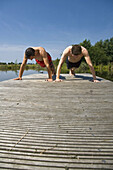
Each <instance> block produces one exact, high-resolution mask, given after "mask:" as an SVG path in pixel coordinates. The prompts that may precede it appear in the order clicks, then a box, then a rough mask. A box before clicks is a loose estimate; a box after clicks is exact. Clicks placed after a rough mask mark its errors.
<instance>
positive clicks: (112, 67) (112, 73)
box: [0, 62, 113, 81]
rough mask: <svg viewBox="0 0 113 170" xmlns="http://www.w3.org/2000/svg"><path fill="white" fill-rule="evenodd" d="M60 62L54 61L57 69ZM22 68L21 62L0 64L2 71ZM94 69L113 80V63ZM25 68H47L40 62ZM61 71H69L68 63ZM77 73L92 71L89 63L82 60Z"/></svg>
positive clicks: (98, 74)
mask: <svg viewBox="0 0 113 170" xmlns="http://www.w3.org/2000/svg"><path fill="white" fill-rule="evenodd" d="M57 65H58V63H57V64H56V63H54V66H55V69H57ZM19 69H20V64H5V65H2V64H1V65H0V71H15V72H17V70H19ZM94 69H95V72H96V75H97V76H100V77H103V78H105V79H108V80H111V81H113V64H108V65H102V64H101V65H97V66H95V65H94ZM25 70H37V71H40V70H43V71H46V70H47V69H46V68H42V67H41V66H39V65H38V64H27V65H26V66H25ZM61 73H69V70H68V69H67V65H66V63H64V64H63V66H62V68H61ZM76 73H91V72H90V69H89V67H88V65H87V64H86V63H85V62H82V63H81V65H80V67H79V68H78V69H76Z"/></svg>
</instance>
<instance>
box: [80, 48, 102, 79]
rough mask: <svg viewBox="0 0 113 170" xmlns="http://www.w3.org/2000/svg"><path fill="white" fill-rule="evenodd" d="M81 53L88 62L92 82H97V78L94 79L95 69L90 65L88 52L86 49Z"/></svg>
mask: <svg viewBox="0 0 113 170" xmlns="http://www.w3.org/2000/svg"><path fill="white" fill-rule="evenodd" d="M83 55H84V57H85V60H86V62H87V64H88V66H89V68H90V71H91V73H92V75H93V81H94V82H99V81H98V80H96V75H95V70H94V67H93V65H92V62H91V58H90V56H89V54H88V51H87V50H86V49H85V50H84V53H83Z"/></svg>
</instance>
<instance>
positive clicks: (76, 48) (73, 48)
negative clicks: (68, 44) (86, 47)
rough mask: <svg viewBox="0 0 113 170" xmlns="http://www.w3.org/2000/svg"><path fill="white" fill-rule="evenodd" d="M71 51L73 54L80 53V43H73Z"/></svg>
mask: <svg viewBox="0 0 113 170" xmlns="http://www.w3.org/2000/svg"><path fill="white" fill-rule="evenodd" d="M71 52H72V54H73V55H80V54H81V52H82V48H81V46H80V45H73V46H72V49H71Z"/></svg>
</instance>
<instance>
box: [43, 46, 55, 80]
mask: <svg viewBox="0 0 113 170" xmlns="http://www.w3.org/2000/svg"><path fill="white" fill-rule="evenodd" d="M41 56H42V57H43V61H44V64H45V65H46V68H47V72H48V76H49V78H48V79H47V81H52V71H51V68H50V65H49V61H48V58H47V53H46V51H45V50H44V48H43V49H41Z"/></svg>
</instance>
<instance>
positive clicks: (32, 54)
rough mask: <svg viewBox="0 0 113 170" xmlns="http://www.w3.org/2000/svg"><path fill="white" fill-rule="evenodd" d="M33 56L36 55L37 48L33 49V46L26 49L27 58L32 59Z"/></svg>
mask: <svg viewBox="0 0 113 170" xmlns="http://www.w3.org/2000/svg"><path fill="white" fill-rule="evenodd" d="M31 56H32V57H33V56H35V50H34V49H33V48H31V47H30V48H27V49H26V51H25V57H26V58H27V59H30V57H31Z"/></svg>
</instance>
